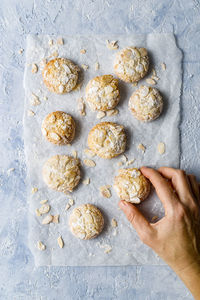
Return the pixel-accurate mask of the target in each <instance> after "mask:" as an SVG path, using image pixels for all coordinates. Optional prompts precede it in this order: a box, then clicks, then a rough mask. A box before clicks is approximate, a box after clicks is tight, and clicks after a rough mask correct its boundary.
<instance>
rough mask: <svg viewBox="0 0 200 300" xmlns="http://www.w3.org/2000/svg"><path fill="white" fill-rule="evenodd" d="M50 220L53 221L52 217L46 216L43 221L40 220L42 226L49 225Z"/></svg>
mask: <svg viewBox="0 0 200 300" xmlns="http://www.w3.org/2000/svg"><path fill="white" fill-rule="evenodd" d="M52 220H53V216H52V215H48V216H46V217H45V218H44V219H43V220H42V224H45V225H46V224H49V223H51V222H52Z"/></svg>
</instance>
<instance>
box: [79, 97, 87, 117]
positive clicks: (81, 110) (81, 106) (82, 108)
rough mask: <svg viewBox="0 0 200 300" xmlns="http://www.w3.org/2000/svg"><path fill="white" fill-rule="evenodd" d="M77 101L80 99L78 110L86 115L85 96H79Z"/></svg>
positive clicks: (82, 114)
mask: <svg viewBox="0 0 200 300" xmlns="http://www.w3.org/2000/svg"><path fill="white" fill-rule="evenodd" d="M77 101H78V110H79V112H80V115H81V116H85V115H86V113H85V102H84V100H83V97H80V98H78V100H77Z"/></svg>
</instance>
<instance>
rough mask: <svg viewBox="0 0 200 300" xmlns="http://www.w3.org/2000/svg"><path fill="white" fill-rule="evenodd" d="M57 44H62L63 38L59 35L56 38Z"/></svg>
mask: <svg viewBox="0 0 200 300" xmlns="http://www.w3.org/2000/svg"><path fill="white" fill-rule="evenodd" d="M57 44H58V45H64V40H63V38H61V37H59V38H58V39H57Z"/></svg>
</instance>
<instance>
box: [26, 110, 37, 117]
mask: <svg viewBox="0 0 200 300" xmlns="http://www.w3.org/2000/svg"><path fill="white" fill-rule="evenodd" d="M27 115H28V117H33V116H35V113H34V111H32V110H30V109H29V110H28V111H27Z"/></svg>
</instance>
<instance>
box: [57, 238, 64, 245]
mask: <svg viewBox="0 0 200 300" xmlns="http://www.w3.org/2000/svg"><path fill="white" fill-rule="evenodd" d="M57 242H58V245H59V247H60V248H63V247H64V242H63V239H62V236H59V237H58V238H57Z"/></svg>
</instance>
